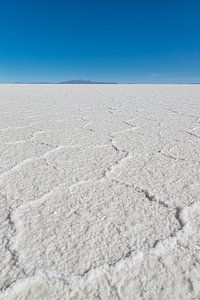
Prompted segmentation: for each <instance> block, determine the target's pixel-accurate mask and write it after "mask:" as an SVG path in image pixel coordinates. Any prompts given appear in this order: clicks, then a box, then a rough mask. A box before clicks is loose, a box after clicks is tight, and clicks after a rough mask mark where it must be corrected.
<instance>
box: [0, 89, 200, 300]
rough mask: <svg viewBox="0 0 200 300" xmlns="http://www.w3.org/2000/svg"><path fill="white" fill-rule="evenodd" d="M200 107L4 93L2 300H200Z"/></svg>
mask: <svg viewBox="0 0 200 300" xmlns="http://www.w3.org/2000/svg"><path fill="white" fill-rule="evenodd" d="M199 102H200V86H199V85H195V86H192V85H191V86H189V85H181V86H179V85H177V86H176V85H158V86H156V85H146V86H145V85H113V86H112V85H105V86H104V85H101V86H95V85H94V86H90V85H88V86H87V85H85V86H69V85H68V86H63V85H59V86H57V85H48V86H45V85H37V86H33V85H30V86H29V85H11V86H10V85H0V107H1V109H0V141H1V143H0V144H1V145H0V235H1V240H2V243H1V246H0V262H1V264H0V299H6V300H10V299H13V300H14V299H20V300H21V299H37V300H38V299H200V284H199V282H200V221H199V220H200V200H199V194H200V184H199V182H200V164H199V161H200V140H199V137H200V128H199V119H200V105H199Z"/></svg>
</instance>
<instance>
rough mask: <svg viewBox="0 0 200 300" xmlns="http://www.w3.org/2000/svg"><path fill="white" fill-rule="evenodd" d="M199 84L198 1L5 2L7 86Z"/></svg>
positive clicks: (3, 72) (2, 30) (0, 72)
mask: <svg viewBox="0 0 200 300" xmlns="http://www.w3.org/2000/svg"><path fill="white" fill-rule="evenodd" d="M73 78H83V79H91V80H107V81H118V82H197V81H198V82H200V1H199V0H163V1H162V0H143V1H142V0H137V1H134V0H132V1H126V0H115V1H114V0H99V1H97V0H90V1H89V0H85V1H84V0H82V1H81V0H71V1H68V0H54V1H53V0H10V1H9V0H7V1H6V0H0V81H1V82H8V81H11V82H13V81H60V80H68V79H73Z"/></svg>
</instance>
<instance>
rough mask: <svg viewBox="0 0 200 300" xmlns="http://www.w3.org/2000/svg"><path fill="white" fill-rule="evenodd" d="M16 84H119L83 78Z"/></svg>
mask: <svg viewBox="0 0 200 300" xmlns="http://www.w3.org/2000/svg"><path fill="white" fill-rule="evenodd" d="M15 83H16V84H117V82H104V81H91V80H83V79H73V80H67V81H61V82H47V81H34V82H21V81H19V82H15Z"/></svg>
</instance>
